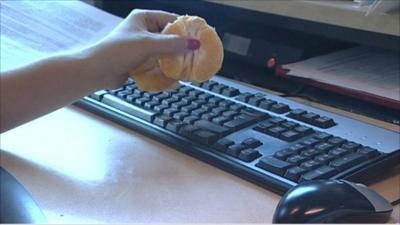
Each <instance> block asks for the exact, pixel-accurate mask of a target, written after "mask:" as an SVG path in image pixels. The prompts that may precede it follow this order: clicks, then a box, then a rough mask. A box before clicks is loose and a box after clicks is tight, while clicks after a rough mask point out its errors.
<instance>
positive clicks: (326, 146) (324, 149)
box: [314, 143, 335, 152]
mask: <svg viewBox="0 0 400 225" xmlns="http://www.w3.org/2000/svg"><path fill="white" fill-rule="evenodd" d="M334 147H335V146H333V145H331V144H328V143H319V144H316V145H315V146H314V148H315V149H318V150H320V151H321V152H328V151H329V150H330V149H332V148H334Z"/></svg>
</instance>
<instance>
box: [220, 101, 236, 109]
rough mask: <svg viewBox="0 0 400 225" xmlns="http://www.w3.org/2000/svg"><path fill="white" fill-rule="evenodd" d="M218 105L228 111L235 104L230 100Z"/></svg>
mask: <svg viewBox="0 0 400 225" xmlns="http://www.w3.org/2000/svg"><path fill="white" fill-rule="evenodd" d="M218 105H219V106H222V107H225V108H227V109H228V108H229V106H230V105H233V102H231V101H228V100H222V101H220V102H219V103H218Z"/></svg>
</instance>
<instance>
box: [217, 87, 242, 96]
mask: <svg viewBox="0 0 400 225" xmlns="http://www.w3.org/2000/svg"><path fill="white" fill-rule="evenodd" d="M221 94H222V95H224V96H227V97H233V96H236V95H238V94H240V92H239V90H238V89H236V88H232V87H228V88H226V89H223V90H222V93H221Z"/></svg>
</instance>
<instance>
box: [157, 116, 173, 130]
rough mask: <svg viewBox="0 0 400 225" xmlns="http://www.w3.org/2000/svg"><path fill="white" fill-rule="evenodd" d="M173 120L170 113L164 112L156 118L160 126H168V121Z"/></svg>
mask: <svg viewBox="0 0 400 225" xmlns="http://www.w3.org/2000/svg"><path fill="white" fill-rule="evenodd" d="M170 120H172V118H171V117H170V116H168V115H165V114H162V115H158V116H156V117H155V118H154V122H153V123H154V124H156V125H158V126H160V127H165V126H167V123H168V121H170Z"/></svg>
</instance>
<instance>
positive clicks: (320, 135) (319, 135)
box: [313, 132, 332, 141]
mask: <svg viewBox="0 0 400 225" xmlns="http://www.w3.org/2000/svg"><path fill="white" fill-rule="evenodd" d="M313 137H314V138H317V139H319V140H324V141H325V140H327V139H329V138H330V137H332V135H331V134H328V133H325V132H318V133H316V134H314V136H313Z"/></svg>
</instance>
